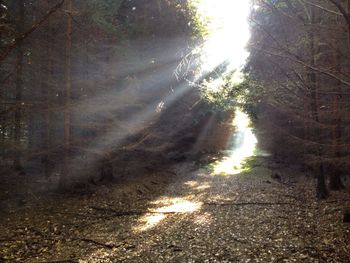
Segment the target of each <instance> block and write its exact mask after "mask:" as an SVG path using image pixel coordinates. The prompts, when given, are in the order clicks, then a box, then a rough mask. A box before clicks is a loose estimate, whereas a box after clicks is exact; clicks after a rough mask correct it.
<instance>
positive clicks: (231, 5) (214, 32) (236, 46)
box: [197, 0, 250, 71]
mask: <svg viewBox="0 0 350 263" xmlns="http://www.w3.org/2000/svg"><path fill="white" fill-rule="evenodd" d="M197 4H198V11H199V13H200V15H202V16H203V17H204V18H206V20H207V21H208V32H209V33H208V35H207V37H206V39H205V43H204V46H203V49H202V60H203V62H204V65H203V69H202V70H203V71H211V70H212V69H214V68H215V67H217V66H218V65H220V64H222V63H223V62H225V61H228V62H229V68H230V69H231V70H235V69H236V70H237V69H240V67H241V66H242V65H243V64H244V62H245V61H246V58H247V56H248V52H247V51H246V50H245V46H246V44H247V42H248V40H249V37H250V33H249V26H248V15H249V12H250V1H249V0H215V1H213V0H199V1H198V3H197Z"/></svg>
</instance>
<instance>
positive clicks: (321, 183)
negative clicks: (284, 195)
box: [308, 6, 328, 199]
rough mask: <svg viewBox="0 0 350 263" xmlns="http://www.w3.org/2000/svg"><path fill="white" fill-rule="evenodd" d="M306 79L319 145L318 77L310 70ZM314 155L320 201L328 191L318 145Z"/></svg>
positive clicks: (312, 53)
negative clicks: (315, 157) (308, 84)
mask: <svg viewBox="0 0 350 263" xmlns="http://www.w3.org/2000/svg"><path fill="white" fill-rule="evenodd" d="M310 8H311V12H310V14H311V21H310V22H311V27H310V29H309V30H310V31H309V41H310V50H309V52H310V65H311V66H312V67H314V68H315V67H316V64H317V63H316V56H317V54H318V49H319V48H318V44H317V41H316V36H315V32H314V28H313V26H314V25H316V23H317V21H318V19H317V15H316V13H315V8H314V7H313V6H311V7H310ZM308 79H309V83H310V94H311V114H312V119H313V122H314V129H313V130H314V133H315V135H314V139H315V141H316V142H318V143H320V142H321V141H322V140H321V138H320V134H321V132H320V131H319V130H318V129H320V125H319V124H320V119H319V100H318V92H319V91H318V90H319V83H318V76H317V74H316V72H315V71H314V70H312V69H309V72H308ZM316 147H317V149H316V155H317V164H316V166H315V173H316V178H317V188H316V191H317V197H318V198H320V199H324V198H327V197H328V190H327V186H326V179H325V174H324V164H323V156H322V152H323V149H322V146H321V144H319V145H318V146H316Z"/></svg>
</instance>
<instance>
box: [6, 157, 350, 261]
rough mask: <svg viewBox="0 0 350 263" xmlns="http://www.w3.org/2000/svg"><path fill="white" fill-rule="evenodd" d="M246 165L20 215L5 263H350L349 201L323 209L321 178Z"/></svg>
mask: <svg viewBox="0 0 350 263" xmlns="http://www.w3.org/2000/svg"><path fill="white" fill-rule="evenodd" d="M246 165H247V167H248V168H249V169H246V170H245V171H244V172H242V173H241V174H237V175H231V176H224V175H213V174H212V171H211V169H210V168H209V167H208V166H206V165H198V164H194V163H191V162H184V163H179V164H176V165H174V166H173V167H172V168H169V170H166V171H164V170H163V171H154V172H153V173H152V174H149V175H147V176H144V177H143V179H142V180H140V179H138V180H135V181H132V180H131V181H127V182H119V183H116V184H114V185H110V186H98V187H96V189H94V190H93V191H91V189H90V190H89V191H84V190H82V191H81V192H80V193H73V194H69V195H50V196H48V197H46V198H45V201H42V200H37V202H33V203H32V204H27V205H25V206H24V207H23V208H21V209H18V208H16V209H13V211H12V213H11V211H10V213H7V214H6V216H5V215H4V216H2V218H1V219H0V220H1V221H0V222H1V226H0V262H106V263H107V262H350V252H349V251H350V226H349V225H347V224H345V223H343V220H342V219H343V218H342V216H343V209H344V208H345V207H349V206H350V195H349V193H348V192H345V191H344V192H338V193H333V194H332V196H331V197H330V198H329V199H328V200H326V201H317V200H316V199H315V198H314V196H315V193H314V190H313V189H314V187H313V184H314V181H313V179H312V178H306V179H305V176H304V175H299V174H297V172H296V170H293V169H291V168H281V167H277V165H276V164H273V163H270V162H268V161H267V160H266V158H265V157H256V158H254V159H252V160H250V161H249V162H248V163H247V164H246ZM276 171H277V172H278V174H279V176H277V177H276V176H273V175H274V173H276ZM271 175H272V176H271ZM141 181H142V183H140V182H141ZM311 184H312V185H311ZM38 199H41V198H39V197H38Z"/></svg>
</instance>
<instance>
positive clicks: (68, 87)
mask: <svg viewBox="0 0 350 263" xmlns="http://www.w3.org/2000/svg"><path fill="white" fill-rule="evenodd" d="M72 11H73V4H72V0H67V1H66V12H67V29H66V55H65V86H64V124H63V125H64V138H63V143H64V157H63V169H62V173H61V178H60V186H61V188H64V187H66V184H67V177H68V172H69V171H68V170H69V167H68V165H69V155H70V148H71V145H70V136H71V134H70V128H71V125H70V117H71V116H70V115H71V113H70V106H71V105H70V104H71V91H72V79H71V78H72V75H71V74H72V73H71V70H72V15H73V14H72Z"/></svg>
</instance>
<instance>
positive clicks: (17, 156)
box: [13, 1, 25, 170]
mask: <svg viewBox="0 0 350 263" xmlns="http://www.w3.org/2000/svg"><path fill="white" fill-rule="evenodd" d="M18 10H19V20H18V31H19V32H23V25H24V15H25V14H24V2H23V1H18ZM22 92H23V41H22V40H21V41H20V42H19V43H18V46H17V58H16V91H15V96H16V97H15V100H16V109H15V125H14V143H15V149H16V150H15V152H14V159H13V166H14V168H15V169H16V170H21V169H22V164H21V155H22V149H21V148H22V147H21V146H22V144H21V137H22V136H21V134H22V125H21V122H22Z"/></svg>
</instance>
